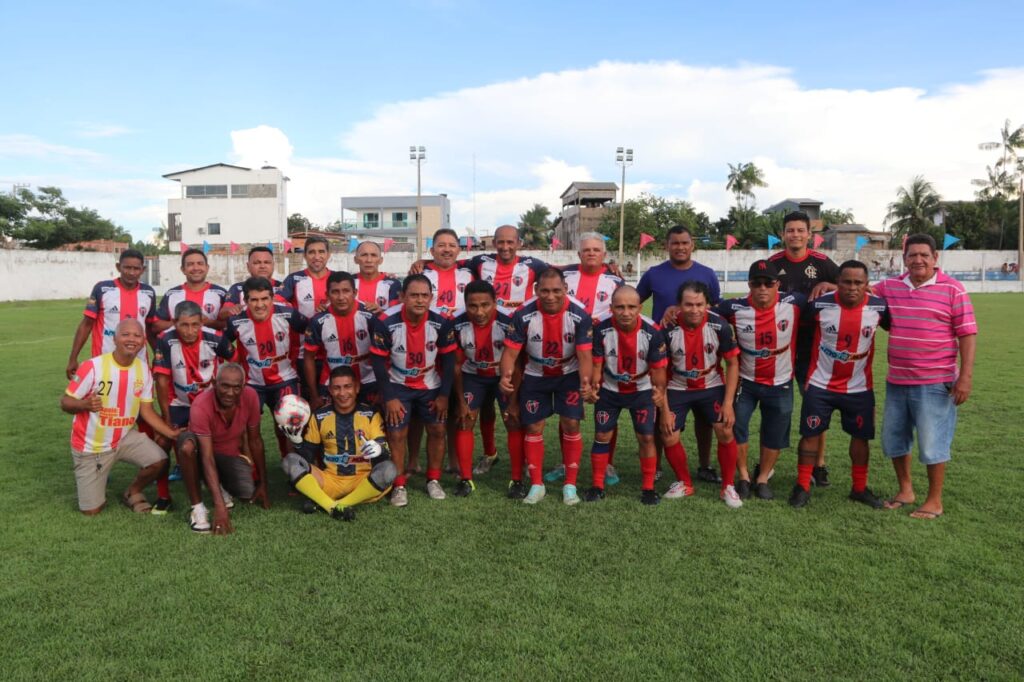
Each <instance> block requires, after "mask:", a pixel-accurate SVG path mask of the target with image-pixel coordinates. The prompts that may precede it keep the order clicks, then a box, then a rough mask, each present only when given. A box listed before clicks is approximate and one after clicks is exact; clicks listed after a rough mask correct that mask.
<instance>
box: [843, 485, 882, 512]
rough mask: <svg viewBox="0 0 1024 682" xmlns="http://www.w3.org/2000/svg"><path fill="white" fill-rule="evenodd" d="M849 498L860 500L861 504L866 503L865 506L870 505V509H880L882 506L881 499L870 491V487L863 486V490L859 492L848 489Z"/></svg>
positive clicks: (855, 500)
mask: <svg viewBox="0 0 1024 682" xmlns="http://www.w3.org/2000/svg"><path fill="white" fill-rule="evenodd" d="M850 499H851V500H853V501H854V502H860V503H861V504H866V505H867V506H869V507H871V508H872V509H881V508H882V501H881V500H880V499H878V497H876V496H875V494H874V493H873V492H871V488H864V490H862V491H861V492H859V493H856V492H854V491H852V490H851V491H850Z"/></svg>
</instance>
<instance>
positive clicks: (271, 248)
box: [267, 242, 274, 253]
mask: <svg viewBox="0 0 1024 682" xmlns="http://www.w3.org/2000/svg"><path fill="white" fill-rule="evenodd" d="M267 248H268V249H270V253H274V244H273V242H267Z"/></svg>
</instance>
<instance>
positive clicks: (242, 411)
mask: <svg viewBox="0 0 1024 682" xmlns="http://www.w3.org/2000/svg"><path fill="white" fill-rule="evenodd" d="M214 391H215V389H214V388H213V387H212V386H211V387H210V388H208V389H206V390H205V391H203V392H202V393H200V394H199V395H198V396H196V399H195V400H194V401H192V409H191V411H190V412H189V422H188V430H189V431H191V432H192V433H194V434H196V435H197V436H209V437H210V438H212V439H213V451H214V453H216V454H218V455H229V456H232V457H237V456H238V455H240V454H241V450H240V446H241V444H242V434H243V433H245V429H246V427H247V426H254V427H259V425H260V399H259V396H257V395H256V390H255V389H253V388H252V387H251V386H246V387H245V388H243V389H242V395H241V396H239V399H238V405H237V406H236V407H235V414H234V415H233V416H232V417H231V421H230V422H226V421H224V416H223V414H221V411H220V410H219V409H218V408H217V396H216V394H215V393H214Z"/></svg>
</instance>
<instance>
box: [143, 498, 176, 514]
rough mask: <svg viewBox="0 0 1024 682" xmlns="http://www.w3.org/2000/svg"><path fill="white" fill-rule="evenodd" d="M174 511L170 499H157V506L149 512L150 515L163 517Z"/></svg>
mask: <svg viewBox="0 0 1024 682" xmlns="http://www.w3.org/2000/svg"><path fill="white" fill-rule="evenodd" d="M172 509H174V505H173V504H172V503H171V500H170V498H168V497H158V498H156V504H154V505H153V508H152V509H151V510H149V513H150V514H156V515H157V516H163V515H165V514H166V513H167V512H169V511H171V510H172Z"/></svg>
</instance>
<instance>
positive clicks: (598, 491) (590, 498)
mask: <svg viewBox="0 0 1024 682" xmlns="http://www.w3.org/2000/svg"><path fill="white" fill-rule="evenodd" d="M603 499H604V488H598V487H597V486H594V487H593V488H591V489H590V490H588V491H587V492H586V493H585V494H584V495H583V500H584V501H585V502H600V501H601V500H603Z"/></svg>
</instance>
